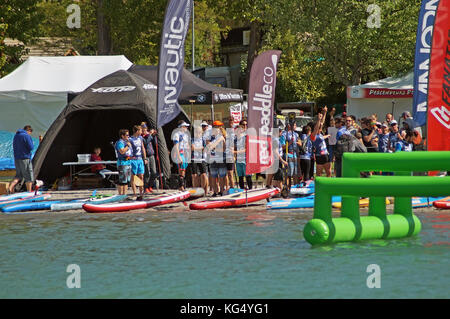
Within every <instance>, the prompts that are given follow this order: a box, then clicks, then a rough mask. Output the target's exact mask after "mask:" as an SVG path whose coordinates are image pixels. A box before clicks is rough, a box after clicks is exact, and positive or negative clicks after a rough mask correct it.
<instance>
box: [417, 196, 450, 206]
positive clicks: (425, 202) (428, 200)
mask: <svg viewBox="0 0 450 319" xmlns="http://www.w3.org/2000/svg"><path fill="white" fill-rule="evenodd" d="M444 198H447V197H413V198H412V207H413V208H421V207H432V206H433V202H434V201H437V200H442V199H444Z"/></svg>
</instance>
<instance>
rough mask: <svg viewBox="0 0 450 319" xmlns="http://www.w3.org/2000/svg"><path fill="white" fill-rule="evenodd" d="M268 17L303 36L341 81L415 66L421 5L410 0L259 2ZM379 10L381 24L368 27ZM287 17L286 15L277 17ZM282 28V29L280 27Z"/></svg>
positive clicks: (367, 78) (371, 77)
mask: <svg viewBox="0 0 450 319" xmlns="http://www.w3.org/2000/svg"><path fill="white" fill-rule="evenodd" d="M261 3H262V5H265V8H266V9H267V10H266V11H265V13H266V16H265V18H266V21H270V23H271V24H272V25H274V26H275V27H276V28H278V29H279V31H280V32H283V31H284V30H292V32H298V33H299V34H303V35H305V38H304V40H303V41H302V42H303V44H304V45H306V46H307V47H310V48H311V49H312V50H314V51H315V52H317V54H318V55H319V56H321V57H323V58H324V59H325V65H326V67H327V68H328V70H329V72H330V73H331V74H332V75H333V78H332V80H333V81H336V82H337V83H341V84H342V85H354V84H360V83H361V82H367V81H371V80H375V79H379V78H380V77H382V76H387V75H396V74H400V73H402V72H406V71H408V70H410V69H411V68H412V67H413V60H414V45H415V34H416V28H417V16H418V11H419V9H420V3H416V2H414V1H410V0H396V1H393V0H387V1H383V2H375V1H360V0H341V1H327V0H316V1H307V0H296V1H286V0H274V1H271V2H270V4H271V5H270V6H269V5H268V3H269V2H268V1H267V2H266V1H265V0H262V1H261ZM370 4H377V5H378V6H379V8H380V23H381V24H380V27H379V28H377V27H368V20H370V19H371V17H373V14H374V12H368V6H369V5H370ZM280 16H283V18H282V19H280V18H279V17H280ZM282 30H283V31H282Z"/></svg>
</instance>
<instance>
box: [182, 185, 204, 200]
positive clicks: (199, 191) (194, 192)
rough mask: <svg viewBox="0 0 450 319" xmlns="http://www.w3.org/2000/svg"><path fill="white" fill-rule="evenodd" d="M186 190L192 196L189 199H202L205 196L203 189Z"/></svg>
mask: <svg viewBox="0 0 450 319" xmlns="http://www.w3.org/2000/svg"><path fill="white" fill-rule="evenodd" d="M186 190H187V191H188V192H189V193H191V196H190V197H189V199H194V198H200V197H203V196H205V190H204V189H203V188H201V187H194V188H188V189H186Z"/></svg>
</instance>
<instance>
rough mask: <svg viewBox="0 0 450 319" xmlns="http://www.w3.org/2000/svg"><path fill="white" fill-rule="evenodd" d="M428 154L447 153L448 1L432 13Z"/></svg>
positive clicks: (449, 106) (449, 115)
mask: <svg viewBox="0 0 450 319" xmlns="http://www.w3.org/2000/svg"><path fill="white" fill-rule="evenodd" d="M427 127H428V134H427V145H428V150H429V151H450V0H441V1H440V3H439V6H438V9H437V11H436V18H435V23H434V34H433V42H432V47H431V57H430V74H429V82H428V122H427Z"/></svg>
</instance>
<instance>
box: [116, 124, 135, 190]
mask: <svg viewBox="0 0 450 319" xmlns="http://www.w3.org/2000/svg"><path fill="white" fill-rule="evenodd" d="M129 136H130V133H129V131H128V130H127V129H122V130H120V131H119V137H120V140H118V141H117V142H116V145H115V149H116V154H117V171H118V172H119V181H118V183H117V191H118V193H119V195H126V194H127V191H128V183H129V182H130V181H131V157H132V156H133V149H132V147H131V143H130V141H129V140H128V138H129Z"/></svg>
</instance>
